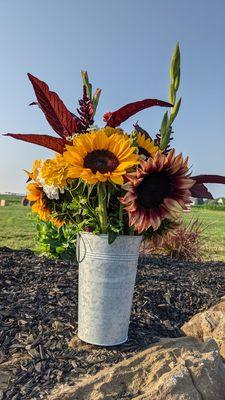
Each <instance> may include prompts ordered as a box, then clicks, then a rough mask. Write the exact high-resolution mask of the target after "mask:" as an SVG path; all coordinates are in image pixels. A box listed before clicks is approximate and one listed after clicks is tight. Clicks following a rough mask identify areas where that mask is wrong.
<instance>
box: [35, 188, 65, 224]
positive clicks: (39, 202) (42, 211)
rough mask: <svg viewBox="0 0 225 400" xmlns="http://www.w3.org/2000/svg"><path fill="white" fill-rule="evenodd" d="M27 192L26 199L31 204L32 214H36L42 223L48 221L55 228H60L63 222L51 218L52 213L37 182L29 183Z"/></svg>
mask: <svg viewBox="0 0 225 400" xmlns="http://www.w3.org/2000/svg"><path fill="white" fill-rule="evenodd" d="M27 190H28V193H27V199H28V200H30V201H31V202H32V206H31V210H32V212H33V213H36V214H38V216H39V218H40V219H41V220H42V221H50V222H51V223H52V224H53V225H55V226H56V227H57V228H60V226H62V225H63V224H64V221H61V220H59V219H58V218H55V217H53V216H52V214H53V213H52V211H51V210H49V209H48V208H47V206H46V202H45V200H44V197H43V190H42V188H41V186H40V185H39V184H38V183H37V182H35V183H29V184H28V185H27Z"/></svg>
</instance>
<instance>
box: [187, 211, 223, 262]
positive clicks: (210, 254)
mask: <svg viewBox="0 0 225 400" xmlns="http://www.w3.org/2000/svg"><path fill="white" fill-rule="evenodd" d="M191 218H199V220H200V221H203V223H204V225H205V227H206V229H205V231H204V236H205V244H204V258H205V259H207V260H211V259H213V260H215V261H225V211H219V210H206V209H202V208H198V207H193V208H192V211H191V213H190V214H185V218H184V219H185V220H186V221H188V220H190V219H191Z"/></svg>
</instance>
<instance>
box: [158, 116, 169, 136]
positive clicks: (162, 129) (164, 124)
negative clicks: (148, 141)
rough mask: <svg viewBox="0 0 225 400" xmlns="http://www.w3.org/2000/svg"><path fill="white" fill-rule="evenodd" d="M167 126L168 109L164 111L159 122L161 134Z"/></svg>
mask: <svg viewBox="0 0 225 400" xmlns="http://www.w3.org/2000/svg"><path fill="white" fill-rule="evenodd" d="M167 127H168V111H166V112H165V114H164V116H163V120H162V123H161V128H160V132H161V136H163V135H164V133H165V132H166V130H167Z"/></svg>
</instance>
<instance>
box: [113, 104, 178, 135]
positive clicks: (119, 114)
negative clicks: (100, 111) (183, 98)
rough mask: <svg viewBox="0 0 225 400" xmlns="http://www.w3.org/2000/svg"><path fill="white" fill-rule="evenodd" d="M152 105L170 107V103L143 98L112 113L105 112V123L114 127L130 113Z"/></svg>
mask: <svg viewBox="0 0 225 400" xmlns="http://www.w3.org/2000/svg"><path fill="white" fill-rule="evenodd" d="M153 106H160V107H172V104H170V103H167V102H165V101H161V100H157V99H145V100H141V101H136V102H134V103H129V104H126V105H125V106H123V107H121V108H119V109H118V110H116V111H114V112H112V113H107V114H105V118H107V116H108V119H107V125H108V126H111V127H112V128H115V127H116V126H119V125H120V124H121V123H122V122H124V121H126V120H127V119H128V118H130V117H131V116H132V115H134V114H136V113H138V112H139V111H142V110H144V109H145V108H148V107H153Z"/></svg>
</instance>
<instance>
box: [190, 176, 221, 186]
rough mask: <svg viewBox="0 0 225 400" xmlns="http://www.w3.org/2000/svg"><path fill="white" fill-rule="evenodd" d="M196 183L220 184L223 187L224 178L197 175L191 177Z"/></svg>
mask: <svg viewBox="0 0 225 400" xmlns="http://www.w3.org/2000/svg"><path fill="white" fill-rule="evenodd" d="M192 179H194V180H195V181H196V182H197V183H222V184H224V185H225V176H221V175H197V176H193V177H192Z"/></svg>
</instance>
